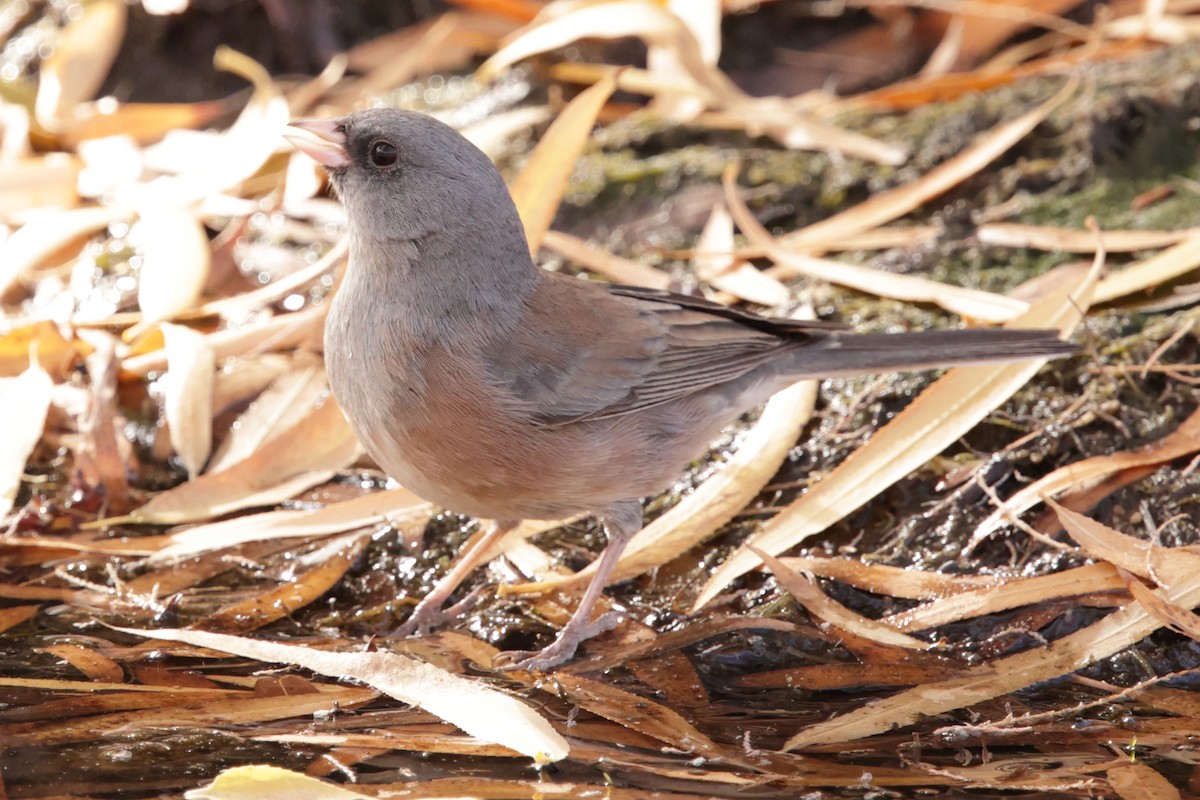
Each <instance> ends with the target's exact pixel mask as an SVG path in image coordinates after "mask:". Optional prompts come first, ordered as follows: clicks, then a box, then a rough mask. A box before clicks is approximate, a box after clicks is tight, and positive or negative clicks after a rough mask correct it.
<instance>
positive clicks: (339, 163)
mask: <svg viewBox="0 0 1200 800" xmlns="http://www.w3.org/2000/svg"><path fill="white" fill-rule="evenodd" d="M289 127H292V128H299V129H300V130H302V131H307V132H308V133H311V134H312V135H313V136H315V137H317V139H318V140H319V141H314V140H313V139H312V138H310V137H308V136H295V135H293V134H290V133H285V134H284V135H283V138H285V139H287V140H288V141H289V142H291V143H292V144H293V145H295V146H296V149H297V150H299V151H300V152H301V153H304V154H305V155H307V156H309V157H310V158H312V159H313V160H314V161H316V162H317V163H318V164H322V165H324V166H325V167H326V168H327V169H338V168H340V167H348V166H350V156H349V154H347V153H346V134H345V131H344V129H343V128H342V120H340V119H303V120H297V121H296V122H292V123H290V124H289Z"/></svg>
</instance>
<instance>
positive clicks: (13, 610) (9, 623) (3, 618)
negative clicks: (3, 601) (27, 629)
mask: <svg viewBox="0 0 1200 800" xmlns="http://www.w3.org/2000/svg"><path fill="white" fill-rule="evenodd" d="M41 608H42V607H41V606H9V607H8V608H0V633H3V632H4V631H6V630H8V629H9V628H13V627H16V626H17V625H20V624H21V623H22V622H25V621H26V620H31V619H33V618H34V617H36V616H37V613H38V611H40V610H41Z"/></svg>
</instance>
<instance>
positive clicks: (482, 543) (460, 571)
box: [393, 520, 517, 636]
mask: <svg viewBox="0 0 1200 800" xmlns="http://www.w3.org/2000/svg"><path fill="white" fill-rule="evenodd" d="M516 526H517V523H516V522H501V521H499V520H496V521H494V522H492V523H491V524H490V525H488V528H487V530H486V531H484V534H483V536H481V537H480V538H479V540H478V541H476V542H475V544H474V545H473V546H472V547H471V548H470V549H469V550H467V552H465V553H463V554H462V555H461V556H459V558H458V561H457V562H455V564H454V567H453V569H451V570H450V571H449V572H448V573H446V576H445V577H444V578H442V579H441V580H440V581H438V583H437V585H436V586H434V587H433V590H432V591H430V592H429V594H427V595H425V597H424V598H422V599H421V602H419V603H417V607H416V608H414V609H413V612H412V615H411V616H410V617H409V618H408V619H407V620H406V621H405V623H404V624H403V625H401V626H400V627H399V628H397V629H396V630H395V632H394V633H393V635H394V636H412V635H413V634H414V633H421V634H424V633H429V631H431V630H433V628H434V627H436V626H437V625H439V624H441V623H442V622H445V621H446V620H447V619H453V618H454V617H455V616H456V615H457V614H458V612H459V611H461V610H462V609H460V608H458V606H454V607H451V608H449V609H446V610H445V611H443V610H442V606H444V605H445V604H446V601H447V600H449V599H450V595H452V594H454V590H455V589H457V588H458V587H459V585H460V584H461V583H462V582H463V581H465V580H466V579H467V576H468V575H470V574H471V573H472V572H473V571H474V570H475V568H476V567H478V566H479V565H480V564H481V563H482V562H483V560H484V559H485V558H487V556H488V551H489V550H491V549H492V547H493V546H494V545H495V544H496V543H497V542H499V541H500V540H501V539H503V538H504V534H506V533H508V532H509V531H511V530H512V529H513V528H515V527H516Z"/></svg>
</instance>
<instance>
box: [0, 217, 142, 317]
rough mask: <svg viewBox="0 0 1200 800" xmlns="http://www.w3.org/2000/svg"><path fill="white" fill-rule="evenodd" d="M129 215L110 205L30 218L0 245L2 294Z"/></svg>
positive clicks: (0, 289)
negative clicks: (52, 258)
mask: <svg viewBox="0 0 1200 800" xmlns="http://www.w3.org/2000/svg"><path fill="white" fill-rule="evenodd" d="M128 216H130V212H129V211H125V210H122V209H117V208H112V207H108V206H103V207H100V208H78V209H71V210H67V211H43V212H39V213H38V214H37V215H36V216H32V215H31V216H30V218H29V221H28V222H26V223H25V224H24V225H22V226H21V227H20V228H19V229H17V231H16V232H15V233H13V235H12V236H9V237H8V240H7V241H5V242H4V244H3V246H0V295H3V294H4V293H6V292H7V291H8V290H9V289H11V288H12V287H13V285H14V284H15V283H16V282H17V281H19V280H20V279H21V278H23V277H24V276H25V274H26V273H28V272H29V271H30V270H32V269H33V268H34V267H37V266H39V265H41V264H42V263H43V262H45V260H46V259H47V258H49V257H50V256H52V255H54V254H55V253H57V252H58V251H59V250H62V249H63V248H64V247H66V246H67V245H68V244H71V243H72V242H74V241H75V240H77V239H79V238H80V237H82V236H88V235H90V234H93V233H95V232H96V231H99V230H102V229H103V228H105V227H106V226H108V225H109V224H111V223H113V222H116V221H117V220H119V219H123V218H126V217H128Z"/></svg>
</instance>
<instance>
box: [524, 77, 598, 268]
mask: <svg viewBox="0 0 1200 800" xmlns="http://www.w3.org/2000/svg"><path fill="white" fill-rule="evenodd" d="M615 88H616V82H615V79H614V78H613V77H612V76H609V77H608V78H607V79H605V80H602V81H600V82H599V83H597V84H596V85H595V86H593V87H591V88H590V89H588V90H587V91H585V92H583V93H581V94H580V95H579V96H578V97H576V98H575V99H574V100H572V101H571V102H570V104H568V105H567V107H566V108H565V109H563V111H562V113H561V114H559V115H558V119H556V120H554V122H553V123H552V124H551V125H550V129H549V130H547V131H546V135H545V136H543V137H542V139H541V141H540V142H538V145H537V147H536V148H535V149H534V151H533V155H531V156H530V157H529V160H528V161H526V162H525V166H524V168H522V170H521V172H520V174H518V175H517V177H516V178H514V179H513V182H512V185H511V186H510V187H509V192H510V193H511V194H512V197H513V203H514V204H516V206H517V213H518V214H520V215H521V222H522V223H523V224H524V225H525V238H526V240H527V241H528V242H529V252H530V253H532V254H533V255H537V251H538V250H539V249H540V248H541V246H542V236H543V235H545V233H546V231H548V230H550V223H551V222H553V221H554V215H555V213H557V211H558V206H559V204H560V203H561V202H562V196H563V191H564V190H565V189H566V187H567V181H568V180H569V179H570V177H571V173H572V171H574V169H575V162H576V160H577V159H578V158H579V153H580V151H581V150H582V149H583V146H584V145H585V144H586V143H587V140H588V137H589V135H590V134H591V132H592V127H593V126H594V125H595V124H596V117H597V115H598V114H599V113H600V109H602V108H604V104H605V103H606V102H608V98H609V97H610V96H612V93H613V90H614V89H615Z"/></svg>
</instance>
